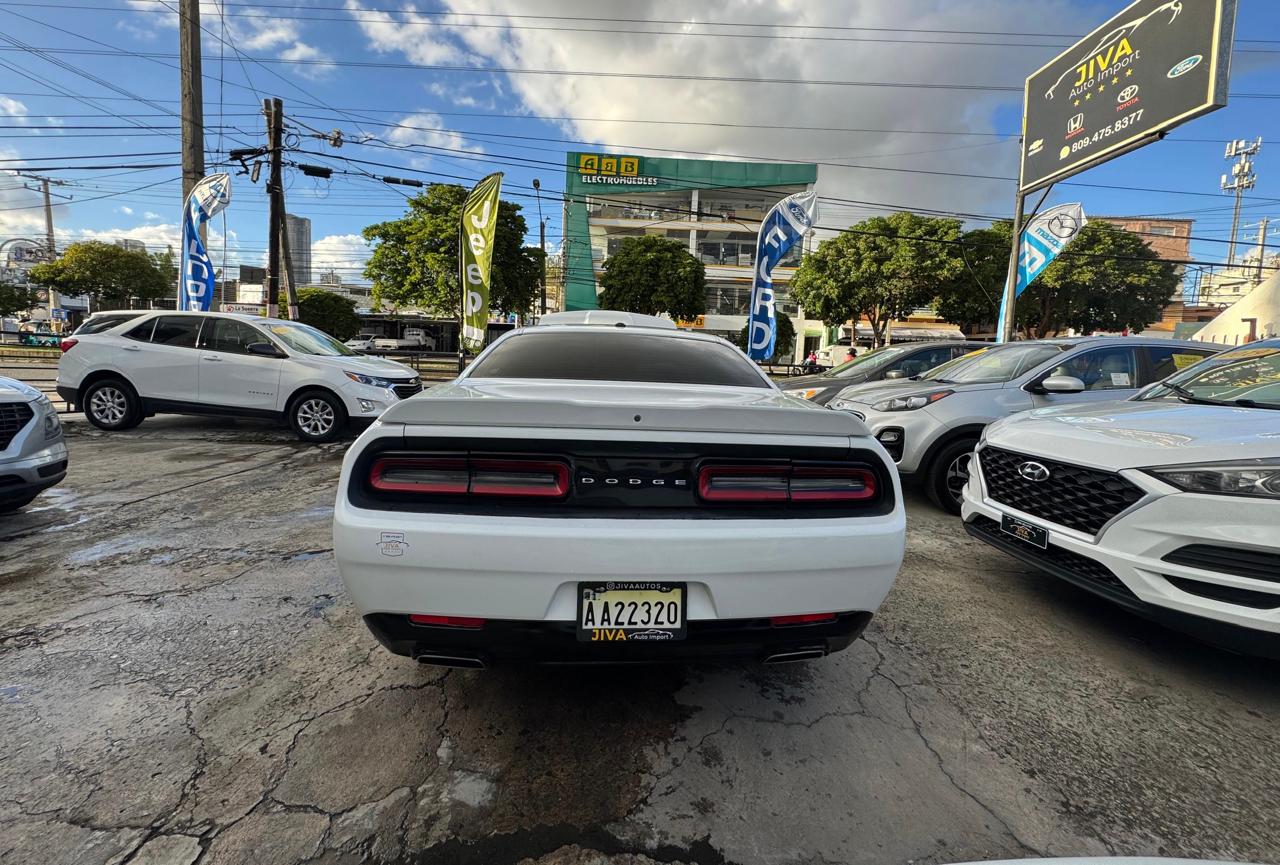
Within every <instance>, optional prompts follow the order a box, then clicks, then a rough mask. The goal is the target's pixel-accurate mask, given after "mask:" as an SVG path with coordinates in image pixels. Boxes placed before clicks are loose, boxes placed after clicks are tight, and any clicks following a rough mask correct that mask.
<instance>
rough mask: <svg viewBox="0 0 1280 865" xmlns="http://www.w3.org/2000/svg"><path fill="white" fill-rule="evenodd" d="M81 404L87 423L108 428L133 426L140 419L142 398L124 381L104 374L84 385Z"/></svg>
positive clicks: (112, 430) (123, 428)
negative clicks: (103, 376)
mask: <svg viewBox="0 0 1280 865" xmlns="http://www.w3.org/2000/svg"><path fill="white" fill-rule="evenodd" d="M80 405H81V406H83V408H84V416H85V417H86V418H88V420H89V423H91V424H93V425H94V426H96V427H97V428H98V429H102V430H107V431H108V432H118V431H120V430H127V429H133V428H134V427H136V426H137V425H138V424H140V423H142V417H143V411H142V401H141V400H140V399H138V394H137V393H136V392H135V391H134V389H133V388H132V387H130V386H129V385H128V384H127V383H126V382H124V381H122V380H120V379H118V378H104V379H102V380H101V381H95V382H94V383H93V384H91V385H89V386H88V387H87V388H85V389H84V393H82V394H81V396H80Z"/></svg>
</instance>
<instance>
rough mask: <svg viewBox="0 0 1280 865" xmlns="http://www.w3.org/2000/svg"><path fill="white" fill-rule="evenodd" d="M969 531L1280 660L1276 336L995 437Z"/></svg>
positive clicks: (1123, 599)
mask: <svg viewBox="0 0 1280 865" xmlns="http://www.w3.org/2000/svg"><path fill="white" fill-rule="evenodd" d="M973 466H974V467H975V468H974V470H973V471H972V472H971V474H970V479H969V483H968V485H967V486H966V487H965V490H964V504H963V509H962V515H963V518H964V520H965V527H966V528H967V529H968V531H969V533H970V534H972V535H974V536H975V537H978V538H980V539H982V540H984V541H986V542H987V543H989V544H991V545H992V546H995V547H998V548H999V549H1002V550H1004V551H1005V552H1008V553H1010V554H1012V555H1014V556H1016V557H1018V558H1020V559H1022V560H1023V561H1026V562H1029V563H1031V564H1034V565H1036V566H1037V567H1039V568H1041V569H1042V570H1044V571H1046V572H1048V573H1050V574H1052V575H1054V576H1057V577H1060V578H1062V579H1064V580H1067V581H1069V582H1071V583H1074V584H1076V585H1077V586H1080V587H1082V588H1084V589H1087V590H1089V591H1091V592H1094V593H1096V594H1099V595H1101V596H1103V597H1105V598H1107V599H1109V600H1111V601H1114V602H1116V603H1117V604H1120V605H1121V606H1123V607H1126V608H1128V609H1130V610H1132V611H1134V612H1137V613H1139V614H1141V615H1144V616H1147V617H1148V618H1152V619H1155V620H1157V621H1161V622H1165V623H1167V624H1170V625H1172V626H1174V627H1177V628H1179V629H1180V630H1183V631H1185V632H1189V633H1191V634H1193V635H1196V636H1200V637H1202V638H1204V639H1206V640H1207V641H1209V642H1216V643H1220V644H1224V645H1228V646H1231V647H1233V648H1237V649H1241V650H1245V651H1250V652H1255V653H1258V654H1262V655H1268V656H1271V657H1280V339H1271V340H1266V341H1262V342H1255V343H1251V344H1249V345H1246V346H1241V347H1239V348H1236V349H1233V350H1230V351H1225V352H1223V353H1221V354H1218V355H1215V356H1213V357H1210V358H1208V359H1206V360H1203V361H1201V362H1199V363H1198V364H1195V365H1193V366H1190V367H1188V368H1186V369H1184V370H1182V371H1181V372H1178V373H1176V374H1174V375H1173V376H1170V377H1169V378H1168V379H1166V380H1165V381H1164V382H1162V383H1160V384H1157V385H1155V386H1153V387H1151V388H1148V389H1147V390H1145V391H1143V392H1141V393H1139V394H1138V395H1137V396H1135V397H1134V398H1133V399H1131V400H1127V401H1123V402H1109V403H1099V404H1094V405H1068V406H1061V407H1053V408H1044V409H1036V410H1034V411H1029V412H1023V413H1022V414H1017V415H1014V416H1012V417H1010V418H1007V419H1005V420H1001V421H998V422H996V423H994V424H992V425H991V426H989V427H987V430H986V433H985V434H984V436H983V439H982V441H981V442H980V444H979V445H978V449H977V458H976V459H975V460H974V461H973Z"/></svg>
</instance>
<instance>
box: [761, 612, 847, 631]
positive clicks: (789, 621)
mask: <svg viewBox="0 0 1280 865" xmlns="http://www.w3.org/2000/svg"><path fill="white" fill-rule="evenodd" d="M835 620H836V614H835V613H802V614H800V615H798V616H774V617H773V618H772V619H770V620H769V624H771V625H773V626H774V627H775V628H785V627H787V626H788V625H817V624H821V623H823V622H834V621H835Z"/></svg>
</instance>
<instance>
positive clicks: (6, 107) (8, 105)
mask: <svg viewBox="0 0 1280 865" xmlns="http://www.w3.org/2000/svg"><path fill="white" fill-rule="evenodd" d="M0 117H15V118H18V122H19V123H26V117H27V106H25V105H23V104H22V103H21V102H19V101H18V100H16V99H12V98H10V97H8V96H5V95H4V94H0Z"/></svg>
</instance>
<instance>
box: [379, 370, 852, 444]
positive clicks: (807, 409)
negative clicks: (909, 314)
mask: <svg viewBox="0 0 1280 865" xmlns="http://www.w3.org/2000/svg"><path fill="white" fill-rule="evenodd" d="M382 421H383V422H384V423H401V424H407V425H432V426H437V425H443V426H460V427H474V426H481V427H493V426H498V427H501V426H519V427H546V428H548V429H566V428H572V429H614V430H632V431H636V432H637V433H642V432H643V431H659V430H660V431H678V432H713V433H747V434H753V433H754V434H771V435H811V436H865V435H867V434H868V433H867V428H866V427H865V426H864V425H863V423H862V422H861V421H859V420H858V419H857V418H855V417H854V416H852V415H850V414H848V413H846V412H836V411H830V410H828V409H825V408H822V407H821V406H815V405H813V404H811V403H808V402H806V401H805V400H802V399H798V398H796V397H791V396H787V395H786V394H784V393H782V392H780V391H777V390H774V389H772V388H763V387H760V388H753V387H747V388H742V387H708V386H702V385H680V384H662V383H652V384H650V383H641V384H636V383H624V382H598V381H545V380H530V379H476V380H474V381H470V380H467V379H463V380H461V381H455V382H452V383H449V384H445V385H439V386H436V387H433V388H431V389H429V390H427V391H424V392H423V393H422V394H420V395H418V396H416V397H413V398H412V399H408V400H404V401H403V402H400V403H398V404H396V405H394V406H392V407H391V408H390V409H388V410H387V412H386V413H385V414H383V415H382Z"/></svg>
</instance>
